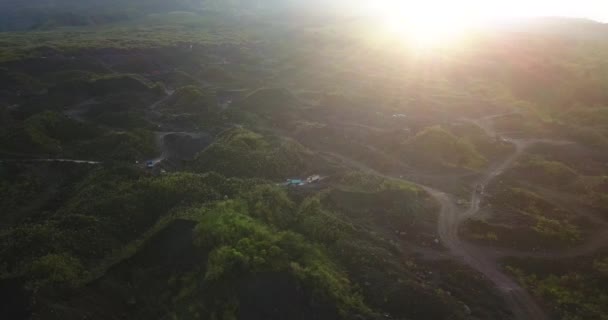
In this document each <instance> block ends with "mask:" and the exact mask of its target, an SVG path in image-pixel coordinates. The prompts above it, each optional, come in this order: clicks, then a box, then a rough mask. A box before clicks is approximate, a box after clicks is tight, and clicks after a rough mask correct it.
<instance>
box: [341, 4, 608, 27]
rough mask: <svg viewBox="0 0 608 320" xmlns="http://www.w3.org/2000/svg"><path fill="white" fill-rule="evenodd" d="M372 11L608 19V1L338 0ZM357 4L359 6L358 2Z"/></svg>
mask: <svg viewBox="0 0 608 320" xmlns="http://www.w3.org/2000/svg"><path fill="white" fill-rule="evenodd" d="M338 1H341V2H342V3H343V4H347V3H349V4H350V6H353V4H355V3H357V4H358V5H359V6H361V7H363V8H365V10H369V11H370V12H372V11H373V10H378V9H382V8H384V9H385V10H386V9H387V8H388V10H400V11H406V12H409V13H410V14H413V15H417V14H423V15H430V14H437V15H439V16H447V15H451V14H458V15H475V16H481V17H484V18H488V17H522V16H526V17H527V16H566V17H580V18H589V19H593V20H598V21H602V22H608V0H416V1H408V0H401V1H400V0H350V1H349V0H338ZM355 6H356V5H355Z"/></svg>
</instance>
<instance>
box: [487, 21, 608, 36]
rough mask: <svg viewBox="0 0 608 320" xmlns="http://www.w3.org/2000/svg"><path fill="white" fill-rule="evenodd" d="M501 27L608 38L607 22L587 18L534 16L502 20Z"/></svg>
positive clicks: (547, 33)
mask: <svg viewBox="0 0 608 320" xmlns="http://www.w3.org/2000/svg"><path fill="white" fill-rule="evenodd" d="M499 28H501V29H509V30H511V31H520V32H526V33H538V34H546V35H562V36H563V35H565V36H573V37H577V38H585V39H597V40H606V39H608V24H606V23H600V22H597V21H593V20H589V19H580V18H565V17H534V18H520V19H510V20H504V21H502V23H500V24H499Z"/></svg>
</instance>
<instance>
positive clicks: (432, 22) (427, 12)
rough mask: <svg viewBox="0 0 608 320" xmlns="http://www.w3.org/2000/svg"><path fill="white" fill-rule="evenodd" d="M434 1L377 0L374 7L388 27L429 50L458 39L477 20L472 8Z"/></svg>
mask: <svg viewBox="0 0 608 320" xmlns="http://www.w3.org/2000/svg"><path fill="white" fill-rule="evenodd" d="M435 2H437V1H432V0H427V1H424V2H422V3H420V2H418V1H391V0H386V1H378V2H376V5H375V8H374V9H375V11H376V12H377V13H378V16H379V17H380V19H382V20H383V23H384V24H385V25H386V26H387V29H388V31H390V32H391V33H394V34H396V35H397V36H399V37H400V38H402V39H404V40H406V41H407V43H408V44H409V45H411V46H413V47H415V48H416V49H418V50H430V49H437V48H441V47H446V46H450V45H453V44H454V43H456V42H458V40H460V38H461V37H463V36H464V35H466V33H467V31H468V30H469V29H470V27H471V26H472V23H473V21H475V20H476V19H475V17H474V15H473V14H472V13H471V11H469V10H464V9H463V8H462V7H457V6H455V5H449V2H446V1H441V6H440V7H439V6H437V3H435ZM454 2H457V1H454ZM446 3H447V5H446Z"/></svg>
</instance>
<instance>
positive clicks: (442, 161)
mask: <svg viewBox="0 0 608 320" xmlns="http://www.w3.org/2000/svg"><path fill="white" fill-rule="evenodd" d="M401 152H402V155H403V157H404V158H406V159H411V161H414V162H416V163H419V164H425V165H433V164H434V165H440V166H446V167H461V168H468V169H479V168H481V167H483V166H485V165H486V162H487V160H486V159H485V158H484V157H483V156H482V155H481V154H479V152H478V151H477V150H476V149H475V147H474V146H473V145H472V144H471V143H470V142H468V141H467V140H464V139H459V138H458V137H456V136H454V135H453V134H451V133H450V132H448V131H446V130H444V129H442V128H441V127H430V128H426V129H424V130H423V131H421V132H419V133H418V134H416V135H415V136H414V137H412V138H411V139H409V140H407V141H406V142H405V143H403V145H402V151H401Z"/></svg>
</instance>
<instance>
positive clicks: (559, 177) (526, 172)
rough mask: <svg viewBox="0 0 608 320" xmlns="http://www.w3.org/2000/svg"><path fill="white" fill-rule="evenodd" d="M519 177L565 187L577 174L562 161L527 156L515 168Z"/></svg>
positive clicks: (568, 185)
mask: <svg viewBox="0 0 608 320" xmlns="http://www.w3.org/2000/svg"><path fill="white" fill-rule="evenodd" d="M515 170H516V173H515V174H517V175H518V177H519V178H520V179H529V180H532V181H534V182H536V183H538V184H540V185H544V186H550V187H556V188H558V189H566V188H568V187H570V185H571V184H572V183H574V182H575V181H576V180H577V179H578V178H579V175H578V173H577V172H576V171H574V170H573V169H572V168H570V167H568V166H567V165H565V164H564V163H562V162H558V161H549V160H545V159H543V158H541V157H528V158H527V159H525V160H523V161H520V162H519V163H518V165H517V167H516V168H515Z"/></svg>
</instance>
